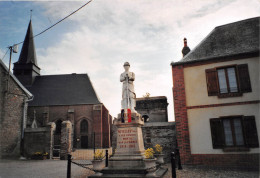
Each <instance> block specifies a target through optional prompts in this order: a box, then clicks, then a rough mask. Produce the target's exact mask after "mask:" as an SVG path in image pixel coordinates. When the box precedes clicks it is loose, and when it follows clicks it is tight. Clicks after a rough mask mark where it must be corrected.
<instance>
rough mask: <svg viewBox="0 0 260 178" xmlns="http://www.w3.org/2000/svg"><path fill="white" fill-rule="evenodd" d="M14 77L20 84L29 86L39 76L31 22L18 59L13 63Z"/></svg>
mask: <svg viewBox="0 0 260 178" xmlns="http://www.w3.org/2000/svg"><path fill="white" fill-rule="evenodd" d="M13 71H14V75H15V76H16V77H17V78H18V79H19V80H20V82H21V83H22V84H23V85H25V86H29V85H32V83H33V82H34V79H35V77H36V76H38V75H40V68H39V67H38V64H37V58H36V52H35V46H34V39H33V29H32V21H31V20H30V22H29V25H28V29H27V32H26V36H25V38H24V42H23V47H22V50H21V53H20V56H19V59H18V61H17V62H16V63H14V69H13Z"/></svg>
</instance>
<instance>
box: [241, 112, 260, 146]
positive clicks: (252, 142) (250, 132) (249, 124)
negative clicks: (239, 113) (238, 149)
mask: <svg viewBox="0 0 260 178" xmlns="http://www.w3.org/2000/svg"><path fill="white" fill-rule="evenodd" d="M243 127H244V135H245V141H246V145H247V146H248V147H250V148H258V147H259V143H258V136H257V129H256V123H255V116H244V118H243Z"/></svg>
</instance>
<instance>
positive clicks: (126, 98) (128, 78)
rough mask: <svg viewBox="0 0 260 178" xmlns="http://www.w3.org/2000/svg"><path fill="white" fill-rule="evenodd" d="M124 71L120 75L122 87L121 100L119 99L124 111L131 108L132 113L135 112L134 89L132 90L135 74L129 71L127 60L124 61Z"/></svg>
mask: <svg viewBox="0 0 260 178" xmlns="http://www.w3.org/2000/svg"><path fill="white" fill-rule="evenodd" d="M124 68H125V72H124V73H122V74H121V75H120V82H123V88H122V101H121V109H124V110H125V112H126V110H127V109H131V112H132V113H136V111H135V109H134V108H135V106H136V103H135V98H136V95H135V90H134V83H133V82H134V80H135V74H134V73H133V72H129V68H130V64H129V63H128V62H125V63H124Z"/></svg>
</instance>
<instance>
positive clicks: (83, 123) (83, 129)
mask: <svg viewBox="0 0 260 178" xmlns="http://www.w3.org/2000/svg"><path fill="white" fill-rule="evenodd" d="M80 133H81V134H82V133H88V121H86V120H85V119H84V120H83V121H81V123H80Z"/></svg>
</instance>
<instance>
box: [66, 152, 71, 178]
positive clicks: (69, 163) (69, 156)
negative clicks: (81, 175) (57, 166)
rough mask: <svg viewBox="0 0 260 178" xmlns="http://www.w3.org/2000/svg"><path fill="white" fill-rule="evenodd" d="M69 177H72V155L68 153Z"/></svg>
mask: <svg viewBox="0 0 260 178" xmlns="http://www.w3.org/2000/svg"><path fill="white" fill-rule="evenodd" d="M67 178H71V155H70V154H68V167H67Z"/></svg>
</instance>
